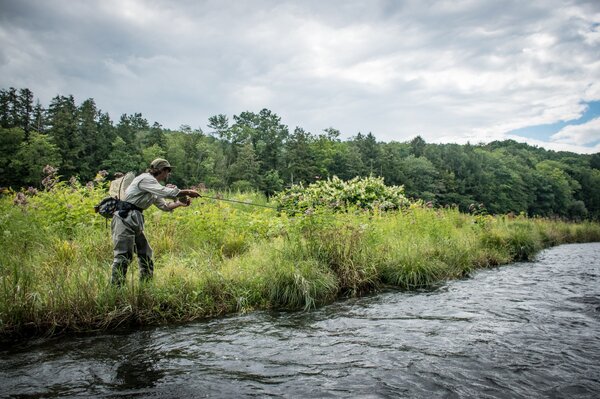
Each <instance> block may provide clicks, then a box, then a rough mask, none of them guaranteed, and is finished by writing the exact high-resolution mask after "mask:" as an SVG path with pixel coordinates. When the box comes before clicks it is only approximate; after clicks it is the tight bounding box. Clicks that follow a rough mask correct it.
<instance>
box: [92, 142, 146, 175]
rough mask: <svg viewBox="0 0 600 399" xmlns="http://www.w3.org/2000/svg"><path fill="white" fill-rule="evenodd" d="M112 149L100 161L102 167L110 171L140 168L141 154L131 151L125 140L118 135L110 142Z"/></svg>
mask: <svg viewBox="0 0 600 399" xmlns="http://www.w3.org/2000/svg"><path fill="white" fill-rule="evenodd" d="M111 147H112V149H111V152H110V155H109V156H108V158H107V159H106V160H105V161H104V162H103V163H102V167H103V168H105V169H107V170H108V171H109V172H110V173H113V174H114V173H116V172H121V173H126V172H130V171H131V172H135V171H138V170H139V169H140V164H141V156H140V154H139V153H137V152H136V151H133V150H132V148H131V146H129V145H128V144H127V143H126V142H125V140H123V139H122V138H121V137H120V136H117V138H116V139H115V140H114V141H113V142H112V145H111Z"/></svg>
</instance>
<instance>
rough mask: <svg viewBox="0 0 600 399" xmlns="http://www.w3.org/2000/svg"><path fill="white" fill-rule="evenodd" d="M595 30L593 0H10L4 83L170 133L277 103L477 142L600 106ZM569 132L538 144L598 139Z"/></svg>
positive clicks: (598, 22)
mask: <svg viewBox="0 0 600 399" xmlns="http://www.w3.org/2000/svg"><path fill="white" fill-rule="evenodd" d="M599 26H600V3H598V2H595V1H589V2H588V1H573V2H569V3H565V2H563V1H559V0H548V1H533V2H525V3H523V2H519V1H506V2H495V1H475V0H465V1H416V0H409V1H402V2H396V1H392V0H374V1H371V2H363V1H359V0H344V1H342V0H332V1H327V2H323V1H317V0H306V1H302V2H298V1H276V0H251V1H244V2H236V1H216V0H205V1H191V0H188V1H177V2H173V1H167V0H123V1H121V0H105V1H86V2H72V1H66V0H48V1H45V2H37V1H33V0H19V1H17V0H5V1H3V2H2V3H1V4H0V86H2V87H9V86H14V87H28V88H30V89H31V90H32V91H33V92H34V94H36V95H37V96H39V97H40V99H41V100H42V102H43V103H46V104H47V103H48V101H49V100H50V99H51V98H52V97H53V96H55V95H57V94H73V95H75V97H76V99H77V100H78V101H83V100H84V99H85V98H89V97H93V98H94V99H95V100H96V103H97V104H98V106H99V107H100V108H102V109H103V110H104V111H108V112H109V113H110V114H111V116H112V117H113V119H115V118H118V116H119V115H120V114H122V113H134V112H142V114H143V115H144V116H145V117H146V118H148V119H149V120H150V121H151V122H152V121H158V122H160V123H162V124H163V125H164V126H165V127H171V128H177V127H178V126H180V125H181V124H188V125H191V126H193V127H205V126H206V123H207V120H208V117H210V116H212V115H215V114H218V113H224V114H227V115H230V116H231V115H233V114H239V113H240V112H243V111H246V110H250V111H259V110H260V109H262V108H269V109H271V110H272V111H273V112H275V113H277V114H279V115H280V116H281V117H282V120H283V122H284V123H286V124H288V125H289V126H291V127H294V126H302V127H304V128H305V129H306V130H308V131H311V132H313V133H318V132H320V131H322V130H323V129H325V128H327V127H330V126H332V127H335V128H337V129H340V130H341V131H342V134H343V135H344V136H345V137H349V136H352V135H355V134H356V133H358V132H363V133H366V132H373V134H374V135H375V136H376V137H377V138H378V139H380V140H385V141H390V140H397V141H404V140H408V139H410V138H412V137H414V136H415V135H416V134H420V135H421V136H422V137H424V138H425V139H426V140H427V141H431V142H439V141H440V140H450V139H456V140H465V139H467V138H468V139H469V140H470V141H471V142H475V141H479V140H482V141H483V140H489V139H491V138H497V139H503V138H510V137H511V136H510V135H509V133H508V132H510V131H511V130H515V129H519V128H523V127H527V126H532V125H540V124H550V123H555V122H557V121H567V120H574V119H577V118H578V117H579V116H580V115H581V114H582V113H583V112H584V111H585V106H584V105H582V103H584V102H589V101H595V100H600V85H599V84H598V83H597V82H599V81H600V58H599V57H598V50H597V49H598V44H599V41H600V30H599ZM571 137H572V139H571V141H566V139H562V138H561V139H560V140H558V141H557V140H554V141H553V142H551V140H550V138H549V139H548V141H546V142H541V143H542V144H541V145H543V146H550V145H552V146H561V145H562V146H564V148H566V146H567V145H571V146H575V147H569V148H580V147H581V148H583V149H584V150H586V149H588V148H590V147H586V146H589V145H592V144H593V143H592V142H590V141H584V140H585V139H584V138H583V137H582V136H577V135H573V136H571ZM471 138H479V140H472V139H471ZM519 139H520V140H528V138H527V137H520V138H519ZM548 148H549V147H548Z"/></svg>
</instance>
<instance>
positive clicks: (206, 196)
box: [200, 194, 277, 210]
mask: <svg viewBox="0 0 600 399" xmlns="http://www.w3.org/2000/svg"><path fill="white" fill-rule="evenodd" d="M200 198H209V199H214V200H217V201H227V202H235V203H236V204H243V205H252V206H260V207H263V208H269V209H275V210H277V207H274V206H269V205H262V204H253V203H252V202H244V201H237V200H233V199H227V198H217V197H209V196H208V195H203V194H201V195H200Z"/></svg>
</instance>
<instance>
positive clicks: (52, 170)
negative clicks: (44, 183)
mask: <svg viewBox="0 0 600 399" xmlns="http://www.w3.org/2000/svg"><path fill="white" fill-rule="evenodd" d="M43 172H44V174H45V175H46V176H51V175H55V174H56V173H57V172H58V168H55V167H54V166H52V165H46V166H44V169H43Z"/></svg>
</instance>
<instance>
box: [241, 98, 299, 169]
mask: <svg viewBox="0 0 600 399" xmlns="http://www.w3.org/2000/svg"><path fill="white" fill-rule="evenodd" d="M233 119H234V121H235V123H234V125H233V127H232V135H233V142H234V143H236V142H237V143H244V142H245V141H246V140H247V139H248V140H250V142H251V143H252V147H253V148H254V152H255V153H256V155H257V157H258V159H260V170H259V171H260V172H261V174H264V173H266V172H267V171H269V170H278V169H280V164H281V161H282V160H281V153H282V144H283V142H284V141H285V139H286V138H287V136H288V128H287V126H285V125H283V124H282V123H281V118H280V117H279V116H277V115H276V114H274V113H273V112H271V111H270V110H268V109H263V110H261V111H260V112H259V113H258V114H255V113H253V112H242V113H241V114H240V115H239V116H234V117H233Z"/></svg>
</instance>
